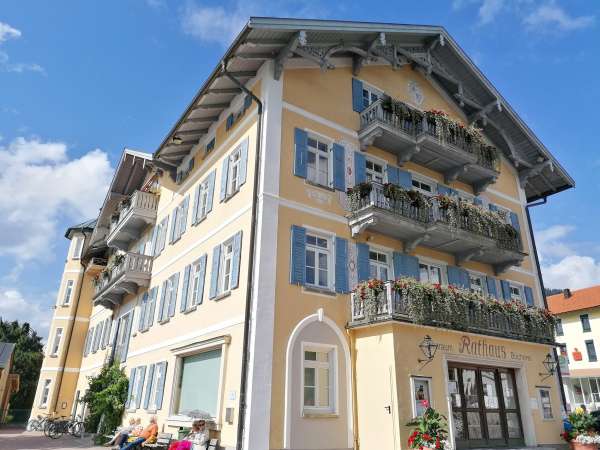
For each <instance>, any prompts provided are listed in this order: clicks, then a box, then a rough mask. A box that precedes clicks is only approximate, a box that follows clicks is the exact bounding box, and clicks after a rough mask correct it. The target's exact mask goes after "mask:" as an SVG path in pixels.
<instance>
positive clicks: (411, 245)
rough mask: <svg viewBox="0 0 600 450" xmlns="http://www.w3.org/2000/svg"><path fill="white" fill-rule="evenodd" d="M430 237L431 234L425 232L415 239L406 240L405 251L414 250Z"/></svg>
mask: <svg viewBox="0 0 600 450" xmlns="http://www.w3.org/2000/svg"><path fill="white" fill-rule="evenodd" d="M429 238H430V236H429V235H428V234H427V233H425V234H422V235H420V236H417V237H416V238H414V239H410V240H406V241H404V253H410V252H413V251H414V250H415V248H417V245H419V244H421V243H422V242H426V241H427V240H428V239H429Z"/></svg>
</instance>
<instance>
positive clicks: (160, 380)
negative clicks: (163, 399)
mask: <svg viewBox="0 0 600 450" xmlns="http://www.w3.org/2000/svg"><path fill="white" fill-rule="evenodd" d="M166 369H167V364H166V362H162V363H158V364H154V368H153V370H152V377H148V380H147V381H146V389H150V396H149V397H148V406H147V410H148V411H156V410H158V398H159V397H160V396H161V395H162V390H163V388H164V385H165V383H164V378H165V376H166ZM145 395H148V394H145Z"/></svg>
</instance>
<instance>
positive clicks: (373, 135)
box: [360, 129, 383, 152]
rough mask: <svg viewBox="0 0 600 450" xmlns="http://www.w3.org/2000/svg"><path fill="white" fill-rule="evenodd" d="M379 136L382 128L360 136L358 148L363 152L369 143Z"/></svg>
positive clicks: (381, 134) (381, 133)
mask: <svg viewBox="0 0 600 450" xmlns="http://www.w3.org/2000/svg"><path fill="white" fill-rule="evenodd" d="M381 136H383V130H381V129H377V130H373V131H371V132H370V133H369V134H368V135H367V136H365V137H364V138H362V139H361V140H360V149H361V150H362V151H363V152H364V151H366V150H367V149H368V148H369V147H370V146H371V145H373V142H375V139H377V138H379V137H381Z"/></svg>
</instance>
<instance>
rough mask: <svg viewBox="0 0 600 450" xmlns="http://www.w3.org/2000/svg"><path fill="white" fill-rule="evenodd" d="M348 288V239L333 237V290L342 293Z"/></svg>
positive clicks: (347, 290)
mask: <svg viewBox="0 0 600 450" xmlns="http://www.w3.org/2000/svg"><path fill="white" fill-rule="evenodd" d="M349 291H350V289H349V288H348V241H347V240H346V239H343V238H341V237H336V238H335V292H338V293H340V294H344V293H347V292H349Z"/></svg>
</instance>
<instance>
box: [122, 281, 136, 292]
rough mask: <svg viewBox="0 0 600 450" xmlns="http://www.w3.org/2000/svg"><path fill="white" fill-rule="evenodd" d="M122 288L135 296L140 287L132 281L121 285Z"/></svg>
mask: <svg viewBox="0 0 600 450" xmlns="http://www.w3.org/2000/svg"><path fill="white" fill-rule="evenodd" d="M121 287H122V288H123V290H124V291H125V292H127V293H128V294H135V293H137V291H138V285H137V284H136V283H133V282H130V281H129V282H126V283H121Z"/></svg>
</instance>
